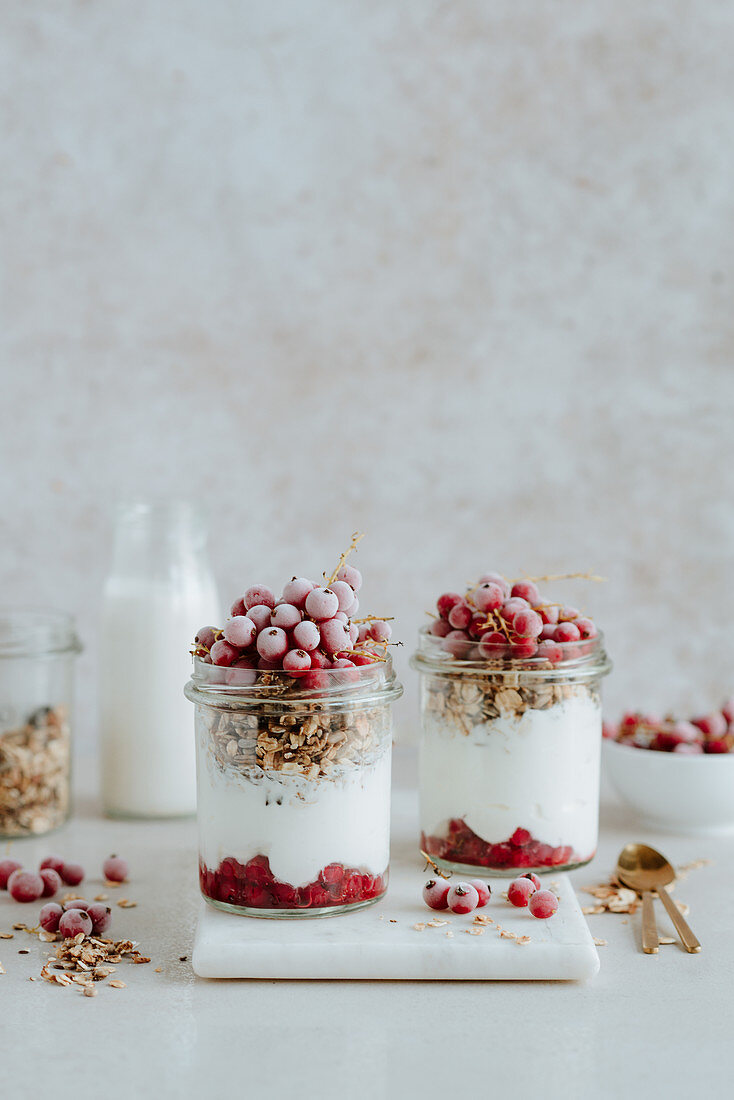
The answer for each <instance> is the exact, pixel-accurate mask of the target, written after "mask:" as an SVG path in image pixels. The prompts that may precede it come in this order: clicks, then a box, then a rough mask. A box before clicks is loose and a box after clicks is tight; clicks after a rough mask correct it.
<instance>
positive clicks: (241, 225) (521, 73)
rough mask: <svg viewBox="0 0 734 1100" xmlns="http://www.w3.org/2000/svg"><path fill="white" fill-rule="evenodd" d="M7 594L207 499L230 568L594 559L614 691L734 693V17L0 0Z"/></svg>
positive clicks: (663, 0) (402, 617)
mask: <svg viewBox="0 0 734 1100" xmlns="http://www.w3.org/2000/svg"><path fill="white" fill-rule="evenodd" d="M2 24H3V26H2V34H0V81H1V82H2V107H3V118H4V122H3V136H2V150H3V169H2V175H1V177H0V199H1V210H0V212H1V214H2V226H3V248H2V253H3V261H2V297H1V304H2V319H1V324H0V342H1V347H2V372H3V405H2V425H3V426H2V432H1V433H0V447H2V455H3V478H2V508H1V510H0V523H1V524H2V543H1V545H0V577H1V578H2V587H3V595H4V598H5V599H7V600H13V601H17V600H32V601H34V602H41V603H50V604H54V605H61V606H65V607H68V608H71V609H73V610H75V611H76V612H77V614H78V616H79V621H80V627H81V630H82V633H83V636H84V640H85V642H86V644H87V651H86V654H85V657H84V659H83V663H82V673H83V675H82V676H81V677H80V694H81V700H82V716H81V729H82V732H83V742H84V743H85V744H91V740H92V738H93V736H94V722H93V700H94V666H95V629H96V627H95V623H96V616H97V613H98V607H99V597H100V586H101V583H102V579H103V576H104V572H105V568H106V564H107V553H108V548H109V547H108V543H109V526H108V524H109V520H108V515H107V513H106V508H107V506H108V505H109V504H110V503H111V502H113V501H114V500H115V499H116V498H117V497H118V496H119V495H120V494H123V493H127V492H130V491H139V490H141V489H146V488H151V489H154V490H156V491H157V492H166V491H171V492H181V491H184V492H188V493H190V494H191V495H192V496H194V497H196V498H200V499H202V500H204V501H205V502H206V503H207V504H208V506H209V508H210V511H211V515H212V520H213V544H212V554H213V560H214V563H215V566H216V569H217V573H218V576H219V579H220V581H221V584H222V589H223V591H224V592H225V593H227V594H230V593H232V592H238V591H239V590H240V589H242V587H243V586H244V585H246V584H247V583H249V582H252V581H255V580H261V579H262V580H265V581H268V582H272V583H278V582H279V581H280V580H281V579H283V578H285V576H286V575H290V574H291V573H292V572H293V571H298V572H302V571H305V572H311V573H315V572H318V571H320V570H321V569H324V568H329V566H330V564H331V562H332V561H333V560H334V558H335V557H336V555H337V553H338V551H339V549H340V548H341V546H342V545H343V544H344V543H345V542H346V541H347V539H348V536H349V533H350V532H351V531H352V530H353V529H354V528H361V529H363V530H366V531H367V532H368V534H369V537H368V538H367V539H365V541H364V543H363V544H362V549H361V551H360V554H359V558H358V564H359V565H360V566H361V567H362V568H363V570H364V571H365V574H366V583H365V604H370V605H371V606H372V607H373V608H374V609H376V610H379V611H381V612H382V611H390V610H392V611H394V613H395V614H396V615H397V616H398V619H399V624H400V626H399V634H400V636H401V637H403V638H404V639H405V641H406V643H407V649H406V651H403V653H402V654H401V655H399V662H400V665H401V668H402V672H403V674H404V677H405V679H406V681H408V682H409V683H410V685H411V687H410V692H409V693H408V697H407V698H406V700H405V701H404V703H403V705H402V708H401V712H400V713H401V724H402V726H403V729H404V732H405V733H406V734H409V732H410V731H409V729H408V727H409V725H410V723H411V721H412V719H413V716H414V706H415V692H414V684H413V674H412V673H411V672H410V671H409V669H408V668H407V660H406V656H407V651H409V650H410V648H411V645H412V640H413V637H414V633H415V630H416V628H417V626H418V624H419V622H420V621H421V620H422V612H423V611H424V609H425V608H427V607H428V606H429V605H430V604H431V602H432V599H433V598H435V595H436V594H437V593H438V591H439V590H440V589H442V588H446V587H454V586H456V585H458V584H460V583H461V582H463V581H465V580H468V579H469V578H471V577H472V576H474V575H476V574H477V573H478V572H480V571H482V570H484V569H487V568H493V567H498V568H501V569H503V570H505V571H506V572H509V573H518V572H520V571H525V570H527V571H531V572H556V571H566V570H575V569H580V570H585V569H594V570H596V571H598V572H601V573H603V574H605V575H606V576H608V578H609V581H608V584H606V585H605V586H596V587H594V586H591V585H583V584H582V585H580V586H578V589H577V588H575V587H574V588H572V587H566V588H564V589H562V590H560V589H559V591H560V592H561V593H562V595H563V596H564V597H565V598H567V599H568V600H569V601H571V602H579V603H581V604H582V605H583V607H584V608H585V609H586V610H587V611H589V612H592V613H595V614H596V615H597V618H598V620H599V621H600V622H601V624H602V625H604V626H605V627H606V629H607V634H608V641H609V648H610V650H611V652H612V655H613V657H614V659H615V662H616V670H615V673H614V676H613V679H612V680H611V681H609V685H608V699H609V703H610V709H611V710H612V711H615V712H616V711H618V710H619V709H620V707H622V706H624V705H625V704H640V705H645V706H648V707H655V708H664V707H666V706H668V705H671V706H676V707H678V706H680V707H688V706H691V707H696V708H697V707H701V706H705V705H707V704H708V703H710V702H712V701H714V700H717V699H718V698H719V696H721V695H722V694H724V693H728V692H730V691H732V690H734V662H733V661H732V655H731V630H730V625H729V624H730V622H731V619H732V615H733V614H734V591H733V590H732V585H731V575H732V558H733V549H734V494H733V492H732V490H733V489H734V484H733V482H734V475H733V473H732V467H733V463H732V459H733V457H734V456H733V453H732V452H733V446H732V435H731V420H732V418H731V413H732V399H733V398H734V379H733V377H732V367H733V366H734V323H733V320H732V319H733V317H734V312H733V310H732V274H733V271H732V259H733V258H734V223H733V214H734V201H733V197H732V196H733V194H734V187H733V183H734V180H733V176H734V142H732V118H733V116H732V102H733V101H734V70H733V69H732V65H731V57H732V53H733V51H734V9H732V6H731V4H730V3H728V0H703V2H697V3H694V2H693V0H678V2H671V0H649V2H648V3H646V4H644V5H640V4H639V3H634V2H632V0H604V2H596V3H594V4H578V3H577V2H576V0H568V2H558V3H543V2H541V0H527V2H526V3H522V4H518V3H517V2H516V0H495V2H492V3H484V2H480V0H475V2H456V3H437V2H431V0H411V2H405V3H401V4H395V3H392V2H391V0H371V2H369V3H368V2H366V0H360V2H351V3H344V2H337V0H332V2H327V0H309V2H303V3H297V2H295V0H287V2H286V0H283V2H281V3H278V4H270V3H265V2H262V3H237V2H234V0H231V2H226V3H225V2H223V0H209V2H208V3H206V4H202V3H200V2H199V0H176V2H175V3H174V2H173V0H167V2H161V3H150V2H144V0H104V2H103V0H86V2H84V0H79V2H78V3H76V4H72V3H68V4H58V3H54V2H52V0H36V2H35V3H34V4H32V5H29V4H26V3H23V2H22V0H6V3H5V4H4V5H3V12H2Z"/></svg>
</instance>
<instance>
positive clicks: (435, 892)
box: [423, 878, 451, 909]
mask: <svg viewBox="0 0 734 1100" xmlns="http://www.w3.org/2000/svg"><path fill="white" fill-rule="evenodd" d="M450 888H451V887H450V886H449V883H448V882H447V881H446V879H443V878H440V879H435V878H431V879H429V880H428V882H427V883H426V885H425V886H424V887H423V900H424V902H425V903H426V905H427V906H428V907H429V909H448V907H449V903H448V894H449V890H450Z"/></svg>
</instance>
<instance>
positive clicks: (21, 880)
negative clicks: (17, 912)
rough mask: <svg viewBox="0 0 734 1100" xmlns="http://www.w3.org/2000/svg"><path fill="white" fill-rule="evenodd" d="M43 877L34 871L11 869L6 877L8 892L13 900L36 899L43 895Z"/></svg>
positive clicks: (27, 900)
mask: <svg viewBox="0 0 734 1100" xmlns="http://www.w3.org/2000/svg"><path fill="white" fill-rule="evenodd" d="M43 888H44V884H43V879H42V878H41V876H40V875H39V874H37V873H36V872H35V871H23V870H17V871H13V873H12V875H11V876H10V877H9V879H8V893H9V894H10V896H11V898H12V899H13V901H20V902H29V901H38V899H39V898H40V897H42V896H43Z"/></svg>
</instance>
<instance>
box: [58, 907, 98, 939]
mask: <svg viewBox="0 0 734 1100" xmlns="http://www.w3.org/2000/svg"><path fill="white" fill-rule="evenodd" d="M91 931H92V918H91V917H90V916H89V913H87V912H86V910H84V909H67V910H66V912H65V913H64V914H63V915H62V917H61V919H60V920H59V932H60V933H61V935H62V936H63V937H64V939H70V938H71V937H72V936H78V935H79V933H80V932H83V933H84V935H85V936H89V935H90V934H91Z"/></svg>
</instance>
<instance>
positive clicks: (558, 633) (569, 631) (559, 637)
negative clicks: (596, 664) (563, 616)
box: [553, 622, 581, 642]
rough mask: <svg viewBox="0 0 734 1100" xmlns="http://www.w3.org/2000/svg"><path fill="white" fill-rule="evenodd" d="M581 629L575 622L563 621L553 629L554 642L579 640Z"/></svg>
mask: <svg viewBox="0 0 734 1100" xmlns="http://www.w3.org/2000/svg"><path fill="white" fill-rule="evenodd" d="M580 638H581V631H580V630H579V628H578V627H577V626H576V625H575V623H568V622H562V623H559V624H558V626H557V627H556V628H555V630H554V631H553V641H554V642H578V641H579V639H580Z"/></svg>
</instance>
